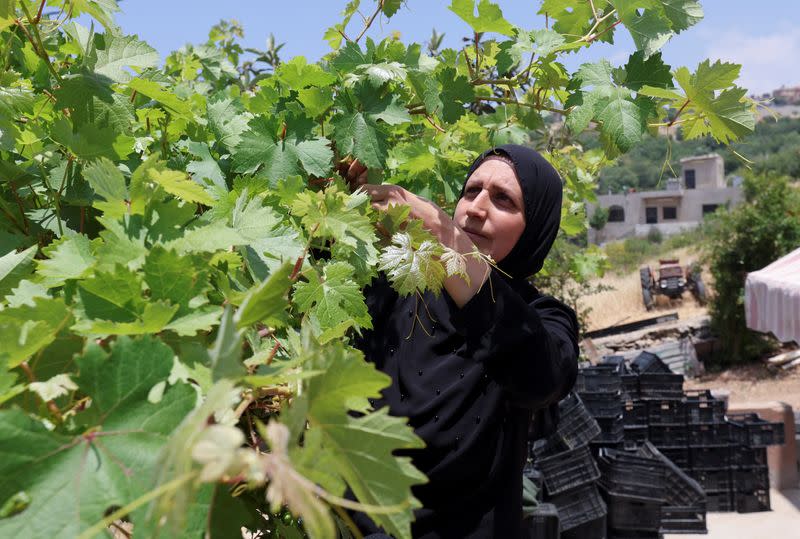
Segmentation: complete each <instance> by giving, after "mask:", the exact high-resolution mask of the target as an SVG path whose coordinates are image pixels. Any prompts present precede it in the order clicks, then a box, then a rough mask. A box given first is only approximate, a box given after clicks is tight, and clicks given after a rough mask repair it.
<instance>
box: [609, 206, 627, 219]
mask: <svg viewBox="0 0 800 539" xmlns="http://www.w3.org/2000/svg"><path fill="white" fill-rule="evenodd" d="M608 222H609V223H624V222H625V210H624V209H623V208H622V206H611V207H610V208H608Z"/></svg>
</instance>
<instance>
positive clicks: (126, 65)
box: [0, 0, 751, 537]
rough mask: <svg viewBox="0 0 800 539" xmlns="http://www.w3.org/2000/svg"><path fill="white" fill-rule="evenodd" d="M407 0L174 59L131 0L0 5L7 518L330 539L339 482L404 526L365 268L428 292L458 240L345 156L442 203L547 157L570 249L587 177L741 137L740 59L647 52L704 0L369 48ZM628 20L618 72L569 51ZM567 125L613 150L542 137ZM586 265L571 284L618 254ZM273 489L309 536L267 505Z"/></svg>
mask: <svg viewBox="0 0 800 539" xmlns="http://www.w3.org/2000/svg"><path fill="white" fill-rule="evenodd" d="M364 4H365V6H366V4H367V3H366V2H364ZM401 5H402V2H400V1H399V0H391V1H389V0H382V1H380V2H373V3H371V5H370V9H371V10H372V13H371V15H368V16H364V17H363V24H362V23H361V22H359V21H358V19H357V18H353V15H354V14H356V13H358V12H359V9H361V7H362V6H361V2H360V1H358V0H354V1H352V2H350V3H349V4H348V5H347V7H346V8H345V12H344V14H343V20H342V22H341V23H339V24H337V25H335V26H334V27H333V28H332V29H331V30H329V31H328V32H327V34H326V37H327V39H328V40H329V42H330V44H331V46H332V50H331V52H330V53H329V54H328V55H326V57H325V58H323V59H322V60H320V61H319V62H316V63H312V62H309V61H308V60H307V59H305V58H303V57H295V58H291V59H288V60H286V61H283V60H280V59H279V58H278V56H277V53H278V49H279V47H277V46H274V44H273V46H272V47H271V48H270V51H271V52H270V54H269V55H264V54H261V53H260V52H259V51H255V52H252V51H247V50H245V49H244V48H243V47H242V46H241V45H240V42H239V40H240V39H241V37H242V28H241V26H240V25H238V24H236V23H221V24H220V25H217V26H215V27H214V28H212V30H211V32H210V34H209V38H208V40H207V41H206V42H205V43H203V44H200V45H193V46H186V47H184V48H182V49H181V50H179V51H177V52H175V53H173V54H171V55H169V56H168V58H167V59H166V61H165V63H164V64H163V65H161V58H160V57H159V55H158V53H157V52H156V51H155V49H153V48H152V47H151V46H150V45H148V44H147V43H145V42H143V41H142V40H140V39H139V38H138V37H137V36H130V35H125V34H124V33H123V31H122V29H120V28H119V27H118V26H117V25H116V24H115V23H114V14H115V12H116V11H118V6H117V3H116V1H115V0H103V1H100V2H96V1H70V2H66V1H63V0H37V1H33V0H10V1H9V0H6V1H0V43H2V44H3V49H2V50H0V59H2V62H3V67H4V70H3V72H2V74H0V337H2V342H3V347H2V349H0V416H1V417H0V440H1V442H2V446H3V447H4V451H5V454H6V456H7V459H6V460H7V462H5V463H4V465H3V466H4V467H3V471H4V473H3V477H4V479H3V480H0V531H2V535H4V536H5V535H9V536H25V537H51V536H56V535H62V534H64V533H67V534H69V535H71V536H72V535H77V536H83V537H90V536H94V535H96V534H98V533H102V532H103V530H104V529H105V528H106V527H107V526H108V525H109V524H111V523H112V522H114V521H115V520H118V519H120V518H123V517H124V518H127V519H129V520H131V521H132V523H133V526H134V529H135V530H137V534H142V535H144V536H169V537H181V536H196V535H198V534H200V533H203V531H206V532H208V533H209V534H210V535H211V536H216V537H226V536H230V535H231V534H232V533H238V532H239V531H240V527H241V526H245V527H247V528H249V529H251V530H253V531H276V530H277V533H280V534H283V535H286V536H291V535H292V534H294V535H295V536H300V535H301V534H307V535H309V536H312V537H326V536H329V535H330V533H331V530H333V529H334V528H335V526H336V525H339V524H341V522H339V520H337V517H335V516H334V515H335V512H334V510H333V509H332V508H331V506H337V505H343V504H344V505H346V504H347V503H349V502H347V501H346V500H342V499H341V498H342V496H343V495H344V493H345V492H346V490H347V489H348V487H349V489H350V490H351V491H352V492H353V493H354V494H355V496H356V498H357V499H358V501H359V502H360V503H362V504H364V505H362V506H360V508H361V509H363V510H364V511H366V512H367V513H368V514H370V516H371V517H372V518H373V519H374V520H375V521H376V522H378V523H379V524H380V525H382V526H383V527H384V528H385V529H386V530H387V531H388V532H389V533H391V534H392V535H393V536H396V537H409V536H410V523H411V519H412V515H413V513H412V511H413V509H414V508H416V507H418V506H419V502H418V501H417V500H416V499H415V498H414V497H413V495H412V493H411V487H412V486H413V485H416V484H419V483H421V482H423V481H424V480H425V478H424V477H423V476H422V475H421V474H420V473H419V472H418V471H417V470H416V469H415V468H414V467H413V466H412V465H411V463H410V461H408V459H406V458H400V457H396V456H394V452H395V451H397V450H402V449H410V448H415V447H420V445H421V441H420V440H419V439H418V438H417V437H416V436H415V435H414V434H413V431H412V430H411V428H410V427H409V426H408V425H407V424H406V422H405V420H403V419H401V418H396V417H393V416H389V415H388V414H387V413H386V410H373V409H372V407H371V406H370V405H369V400H368V399H369V398H372V397H377V396H379V394H380V390H381V389H382V388H384V387H386V386H387V385H388V384H389V383H390V380H389V378H388V377H387V376H385V375H383V374H381V373H379V372H378V371H376V370H375V368H374V367H373V366H372V365H371V364H370V363H368V362H366V361H365V360H364V358H363V356H362V355H361V353H360V352H359V351H358V350H356V349H355V348H353V346H352V344H351V343H352V338H353V337H354V336H357V335H358V334H359V333H360V332H361V331H364V330H366V329H368V328H370V327H371V324H372V321H371V318H370V316H369V312H368V310H367V307H366V302H365V299H364V296H363V292H362V290H363V289H364V287H365V286H366V285H367V284H369V282H370V281H371V280H372V278H373V277H374V276H375V275H376V274H377V273H378V271H384V272H386V274H387V275H389V276H390V278H391V280H392V281H393V283H394V285H395V286H396V288H397V289H398V290H399V291H400V292H401V293H404V294H410V293H418V292H420V291H423V290H427V289H431V290H434V291H436V290H439V289H440V288H441V286H442V281H443V279H444V278H445V277H446V276H448V275H455V274H459V273H463V255H461V254H459V253H454V252H452V251H448V250H447V249H445V248H443V247H442V246H441V245H439V244H438V242H436V241H435V240H434V238H433V237H432V236H431V235H430V233H429V232H427V231H426V230H425V229H424V228H423V227H422V226H421V225H420V223H418V222H417V223H415V222H409V221H408V220H407V216H408V212H407V209H406V210H404V209H402V208H394V209H392V210H391V211H390V212H388V213H385V214H380V215H379V214H378V213H377V212H375V211H373V210H372V208H371V206H370V203H369V199H368V197H367V196H366V195H365V194H364V193H361V192H356V193H350V192H349V190H348V189H347V188H346V183H345V182H344V181H343V179H342V178H341V177H340V174H339V172H338V171H340V170H343V168H346V167H347V165H348V164H349V163H351V162H352V160H354V159H357V160H359V161H360V162H361V163H363V164H364V165H366V166H368V167H369V168H370V181H373V182H377V181H387V182H390V183H396V184H400V185H403V186H404V187H406V188H408V189H410V190H412V191H414V192H416V193H417V194H419V195H422V196H425V197H428V198H430V199H432V200H434V201H436V202H438V203H439V204H440V205H442V206H444V207H452V205H453V203H454V202H455V200H456V198H457V196H458V193H459V192H460V187H461V183H462V180H463V177H464V174H465V172H466V170H467V167H468V166H469V163H470V162H471V160H472V159H473V158H474V156H475V155H477V153H478V152H480V151H482V150H483V149H485V148H486V147H488V146H490V145H492V144H500V143H505V142H516V143H524V144H531V145H535V146H537V147H540V148H541V149H543V150H546V151H547V155H548V158H549V159H551V161H552V162H553V163H554V164H555V166H556V167H557V168H558V169H559V170H560V171H561V172H562V176H563V178H564V180H565V197H564V201H565V202H564V206H563V208H562V231H563V234H564V237H565V238H566V240H567V241H568V240H570V239H574V238H578V237H580V236H581V235H582V234H584V233H585V230H586V217H585V212H584V209H583V206H584V203H585V200H587V199H591V198H592V197H593V194H592V193H593V190H594V186H595V179H594V178H595V175H596V173H597V170H598V169H599V167H601V166H602V165H603V164H604V163H605V162H606V160H607V159H609V158H612V157H614V156H615V155H616V154H618V153H619V152H624V151H627V150H628V149H629V148H630V147H631V146H632V145H634V144H636V143H637V142H638V141H639V140H640V139H641V138H642V137H643V136H645V134H646V133H647V132H648V131H651V130H655V129H656V128H657V127H658V126H659V125H660V124H666V123H670V125H672V124H675V123H678V122H683V123H685V125H686V128H687V129H689V130H690V132H691V133H692V134H693V135H694V134H697V135H698V136H699V135H700V134H710V135H711V136H713V137H715V138H717V139H718V140H720V141H723V142H727V141H730V140H735V139H736V138H738V137H739V136H741V134H743V133H745V132H746V131H747V130H748V129H749V127H748V126H749V125H750V124H749V123H748V122H749V121H750V120H749V118H751V116H750V107H751V104H750V103H749V102H747V100H746V99H745V98H744V97H743V95H744V94H743V90H741V89H738V88H737V87H736V86H735V82H734V80H735V77H736V74H737V73H738V68H734V67H731V66H730V65H729V64H719V63H717V64H713V65H712V64H708V63H707V62H706V63H701V65H700V67H698V69H697V70H696V71H695V72H694V73H692V72H690V71H689V70H688V69H686V68H678V69H677V70H672V69H671V68H670V67H669V66H666V65H664V63H663V61H662V59H661V57H660V54H659V53H658V50H657V49H658V48H659V47H660V46H661V45H663V43H664V42H666V40H667V39H669V38H670V37H671V36H672V35H673V34H676V33H679V32H680V31H682V30H683V29H685V28H687V27H688V26H690V25H691V24H693V23H694V22H696V21H697V20H699V18H700V17H701V16H702V12H701V11H700V10H699V6H698V5H697V4H696V3H695V2H693V1H683V0H681V1H677V2H676V1H674V0H665V1H656V0H637V1H636V2H630V1H627V0H626V1H624V2H623V1H622V0H616V1H613V2H603V1H596V2H594V3H588V4H587V3H586V2H583V1H582V0H581V1H578V0H574V1H571V0H553V1H550V0H548V1H546V2H544V3H543V4H542V12H543V13H546V14H547V15H548V16H549V19H550V20H551V21H553V25H552V28H539V29H524V28H521V27H518V26H516V25H514V24H512V23H511V22H510V21H508V20H506V19H505V18H504V17H503V14H502V12H501V10H500V9H499V7H497V6H496V5H495V4H493V3H492V2H490V1H489V0H480V1H479V2H477V4H476V2H474V0H454V1H453V2H452V4H451V6H450V9H451V10H452V11H453V12H454V14H455V15H457V16H458V17H460V18H461V19H463V21H464V22H465V24H466V26H465V30H466V31H468V32H469V33H470V34H471V35H470V38H471V39H470V42H469V43H470V44H469V45H468V46H465V47H464V48H463V49H461V50H456V49H447V48H445V49H440V48H439V47H435V48H434V49H435V50H434V51H427V52H426V49H425V47H424V46H422V45H420V44H418V43H411V44H406V43H403V42H402V41H400V40H399V39H395V38H387V39H384V40H381V41H377V42H376V41H374V40H372V39H369V38H365V37H364V36H365V35H366V31H367V29H368V28H369V26H370V25H371V24H372V23H373V22H374V21H375V20H376V19H379V18H388V17H391V16H392V15H394V14H395V13H396V12H397V11H398V9H400V8H401ZM132 9H135V8H132ZM476 9H477V15H476V11H475V10H476ZM79 16H85V18H81V19H80V20H82V21H85V20H86V19H87V18H90V19H92V21H93V22H92V23H91V24H90V25H89V26H85V25H83V24H81V23H80V22H79V20H77V19H76V17H79ZM619 28H627V30H628V31H630V32H631V33H632V35H633V37H634V42H635V43H636V47H637V49H638V50H637V51H634V52H632V54H631V56H630V58H629V60H628V61H627V63H626V64H625V65H624V66H618V67H616V66H611V65H610V64H609V63H608V62H607V61H601V62H598V63H595V64H584V65H582V66H581V68H580V69H579V70H578V71H577V72H576V73H569V72H568V70H567V69H566V68H565V67H564V64H563V63H562V61H561V60H562V59H563V58H564V56H565V55H567V54H573V53H576V52H579V51H580V49H582V48H584V47H588V46H591V44H592V43H593V42H595V41H599V40H610V39H611V37H612V35H613V33H614V32H615V31H619ZM428 52H431V54H428ZM248 54H255V55H256V57H255V59H254V58H252V57H250V56H248ZM262 57H263V58H262ZM254 62H262V63H263V62H267V63H268V64H269V69H260V68H259V69H257V70H255V69H252V65H253V63H254ZM248 66H249V67H248ZM671 109H679V110H678V112H676V113H671V112H669V111H670V110H671ZM558 116H561V117H563V118H565V120H566V125H567V127H568V128H569V130H570V133H568V134H567V138H569V137H570V136H574V135H577V134H578V133H580V132H581V131H583V130H586V129H594V130H597V131H598V132H599V133H600V137H601V138H602V140H603V143H604V146H603V148H602V149H597V150H594V151H591V152H585V153H584V152H582V151H581V148H580V147H578V146H576V145H573V144H571V143H570V142H564V141H562V140H556V138H555V137H554V136H553V135H552V130H551V129H550V126H549V124H550V123H551V122H552V121H553V120H554V119H555V118H556V117H558ZM573 260H574V264H572V265H570V266H569V269H568V270H567V272H568V274H569V275H570V276H572V277H574V278H581V279H583V278H585V274H587V273H590V272H598V271H600V269H601V267H602V260H601V259H600V258H598V257H597V256H596V253H594V252H592V251H586V252H583V251H581V252H579V253H577V254H576V256H574V257H573ZM212 427H214V428H212ZM217 427H218V428H217ZM237 429H238V430H237ZM237 432H238V434H237ZM231 485H234V486H235V488H233V489H231V488H229V487H230V486H231ZM243 489H245V490H249V491H250V492H251V495H242V494H241V491H242V490H243ZM54 493H55V494H54ZM283 505H286V506H288V510H289V511H290V512H292V513H293V514H295V515H297V516H300V517H301V519H302V525H300V524H298V520H293V521H291V522H292V524H291V525H289V524H287V523H286V522H284V521H283V520H282V519H279V518H275V517H276V516H277V515H285V512H286V508H284V507H282V506H283ZM45 511H46V512H47V513H46V516H43V515H45ZM223 515H235V517H227V518H226V517H223ZM263 515H266V516H267V517H268V518H263ZM269 517H272V518H269ZM279 522H280V523H279ZM62 530H66V532H65V531H62Z"/></svg>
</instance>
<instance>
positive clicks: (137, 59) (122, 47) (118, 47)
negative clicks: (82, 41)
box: [94, 34, 159, 82]
mask: <svg viewBox="0 0 800 539" xmlns="http://www.w3.org/2000/svg"><path fill="white" fill-rule="evenodd" d="M95 51H96V60H95V62H94V71H95V73H98V74H100V75H104V76H106V77H108V78H109V79H111V80H113V81H114V82H127V81H129V80H131V78H133V77H132V76H131V74H130V72H129V71H127V70H126V69H125V68H127V67H139V68H147V67H155V66H156V65H158V62H159V57H158V52H157V51H156V50H155V49H154V48H153V47H151V46H150V45H148V44H147V43H145V42H144V41H139V39H138V38H137V37H136V36H115V35H113V34H95Z"/></svg>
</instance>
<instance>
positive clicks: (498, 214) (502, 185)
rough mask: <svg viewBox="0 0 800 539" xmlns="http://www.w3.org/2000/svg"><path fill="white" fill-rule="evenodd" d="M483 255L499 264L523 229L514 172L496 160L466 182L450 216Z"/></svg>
mask: <svg viewBox="0 0 800 539" xmlns="http://www.w3.org/2000/svg"><path fill="white" fill-rule="evenodd" d="M453 221H454V222H455V224H456V226H457V227H458V228H460V229H461V230H463V231H464V232H466V233H467V235H468V236H469V237H470V239H471V240H472V242H473V243H474V244H475V245H476V246H477V247H478V250H480V252H482V253H483V254H487V255H489V256H491V257H492V258H493V259H494V260H495V261H496V262H500V261H501V260H503V258H505V257H506V256H508V253H510V252H511V249H513V248H514V245H516V243H517V240H519V238H520V236H522V232H523V231H524V230H525V204H524V199H523V197H522V188H521V187H520V185H519V182H518V181H517V176H516V174H515V172H514V169H513V168H512V167H511V165H509V164H508V163H506V162H505V161H501V160H500V159H491V158H488V159H486V160H485V161H484V162H483V163H481V165H480V166H479V167H478V168H477V169H475V172H473V173H472V175H471V176H470V177H469V179H467V184H466V186H465V187H464V196H463V197H461V199H460V200H459V201H458V204H457V205H456V211H455V214H454V215H453Z"/></svg>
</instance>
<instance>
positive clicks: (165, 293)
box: [142, 245, 209, 312]
mask: <svg viewBox="0 0 800 539" xmlns="http://www.w3.org/2000/svg"><path fill="white" fill-rule="evenodd" d="M204 266H205V263H204V261H203V260H202V259H201V258H200V257H198V256H195V255H183V256H181V255H179V254H178V253H176V252H175V251H170V250H167V249H165V248H163V247H162V246H160V245H156V246H154V247H153V248H152V249H150V252H148V253H147V257H146V258H145V263H144V267H143V268H142V270H143V271H144V281H145V283H147V286H148V288H149V289H150V298H151V299H154V300H163V301H167V302H169V303H172V304H173V305H180V306H181V307H182V312H183V311H185V310H186V309H187V308H188V304H189V301H190V300H191V299H192V298H195V297H197V296H199V295H201V294H203V293H204V292H205V291H206V290H207V289H208V287H209V282H208V268H207V267H204Z"/></svg>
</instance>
